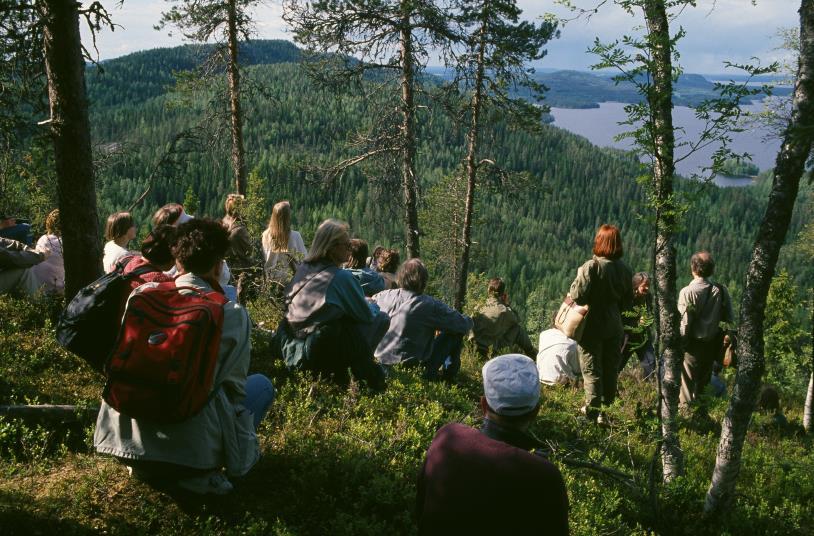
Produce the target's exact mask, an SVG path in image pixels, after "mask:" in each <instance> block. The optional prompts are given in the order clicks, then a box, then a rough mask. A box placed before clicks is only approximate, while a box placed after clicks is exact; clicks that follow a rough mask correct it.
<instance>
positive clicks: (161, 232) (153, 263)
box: [122, 224, 177, 288]
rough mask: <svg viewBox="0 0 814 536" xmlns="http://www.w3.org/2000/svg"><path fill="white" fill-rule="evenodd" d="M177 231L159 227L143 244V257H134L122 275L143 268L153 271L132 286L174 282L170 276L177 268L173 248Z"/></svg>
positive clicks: (164, 226)
mask: <svg viewBox="0 0 814 536" xmlns="http://www.w3.org/2000/svg"><path fill="white" fill-rule="evenodd" d="M176 235H177V229H176V228H175V227H173V226H172V225H166V224H164V225H159V226H158V227H156V228H155V229H153V230H152V231H150V234H148V235H147V238H145V239H144V241H143V242H142V243H141V255H135V256H133V257H132V258H131V259H130V260H129V261H128V262H127V264H125V266H124V270H123V272H122V273H124V274H129V273H131V272H133V271H134V270H137V269H139V268H142V267H149V268H151V270H150V271H149V272H147V273H144V274H141V275H139V276H137V277H136V278H135V280H134V281H133V282H132V283H131V286H133V288H135V286H137V285H140V284H143V283H151V282H154V283H161V282H164V281H172V280H173V276H171V275H168V274H167V273H165V272H167V271H169V270H170V269H171V268H172V267H173V266H175V256H174V255H173V252H172V248H173V246H174V245H175V240H176Z"/></svg>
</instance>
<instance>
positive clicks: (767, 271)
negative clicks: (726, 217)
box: [704, 0, 814, 514]
mask: <svg viewBox="0 0 814 536" xmlns="http://www.w3.org/2000/svg"><path fill="white" fill-rule="evenodd" d="M799 13H800V59H799V63H798V67H797V80H796V82H795V85H794V97H793V99H792V106H791V118H790V120H789V123H788V126H787V127H786V131H785V134H784V136H783V143H782V145H781V147H780V152H779V153H778V155H777V160H776V163H775V168H774V179H773V182H772V190H771V192H770V194H769V202H768V205H767V206H766V212H765V214H764V217H763V221H761V223H760V227H759V229H758V232H757V238H756V239H755V245H754V247H753V250H752V260H751V262H750V263H749V268H748V269H747V272H746V286H745V288H744V291H743V298H742V299H741V309H740V319H739V322H738V375H737V377H736V379H735V388H734V390H733V392H732V398H731V399H730V401H729V408H728V409H727V412H726V416H725V417H724V422H723V426H722V429H721V439H720V442H719V444H718V456H717V458H716V460H715V469H714V471H713V474H712V482H711V483H710V486H709V490H708V491H707V497H706V502H705V505H704V509H705V510H706V511H707V512H708V513H712V514H715V513H718V512H722V511H724V510H726V509H727V507H728V506H729V505H730V504H731V502H732V500H733V499H734V495H735V485H736V484H737V480H738V474H739V473H740V467H741V455H742V452H743V444H744V440H745V438H746V429H747V427H748V426H749V421H750V419H751V417H752V412H753V411H754V408H755V403H756V402H757V397H758V392H759V390H760V386H761V380H762V377H763V371H764V369H765V360H764V352H763V321H764V313H765V308H766V297H767V296H768V293H769V285H770V284H771V281H772V277H773V276H774V269H775V266H776V264H777V258H778V256H779V255H780V248H781V246H782V245H783V242H784V241H785V238H786V233H787V231H788V228H789V223H790V222H791V216H792V211H793V209H794V201H795V199H796V198H797V193H798V190H799V186H800V178H801V177H802V175H803V172H804V171H805V166H806V161H807V160H808V159H809V157H810V155H811V149H812V144H814V0H802V2H801V3H800V11H799Z"/></svg>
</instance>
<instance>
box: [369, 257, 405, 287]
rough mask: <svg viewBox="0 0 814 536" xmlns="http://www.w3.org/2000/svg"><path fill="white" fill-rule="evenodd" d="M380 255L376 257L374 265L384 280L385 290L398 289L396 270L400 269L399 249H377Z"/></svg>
mask: <svg viewBox="0 0 814 536" xmlns="http://www.w3.org/2000/svg"><path fill="white" fill-rule="evenodd" d="M376 249H377V250H378V254H377V255H376V257H375V262H374V263H373V265H374V266H375V269H376V271H377V272H379V275H381V276H382V279H384V287H385V288H398V283H397V282H396V270H398V268H399V262H401V257H400V256H399V251H398V250H397V249H387V248H381V249H379V248H376Z"/></svg>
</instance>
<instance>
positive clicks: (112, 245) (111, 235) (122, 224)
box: [102, 212, 136, 273]
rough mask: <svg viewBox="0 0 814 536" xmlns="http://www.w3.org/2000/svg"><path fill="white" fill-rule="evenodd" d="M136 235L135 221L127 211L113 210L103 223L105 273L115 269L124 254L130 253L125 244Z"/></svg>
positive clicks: (103, 264) (103, 262)
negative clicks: (105, 241)
mask: <svg viewBox="0 0 814 536" xmlns="http://www.w3.org/2000/svg"><path fill="white" fill-rule="evenodd" d="M135 237H136V223H135V221H134V220H133V216H131V215H130V213H129V212H114V213H113V214H111V215H110V216H108V218H107V223H106V224H105V239H106V240H107V243H105V250H104V252H105V256H104V258H103V259H102V267H103V268H104V270H105V273H109V272H112V271H113V270H115V269H116V263H117V262H118V260H119V259H121V258H122V257H124V256H126V255H130V251H129V250H128V249H127V244H128V243H129V242H130V241H131V240H133V239H134V238H135Z"/></svg>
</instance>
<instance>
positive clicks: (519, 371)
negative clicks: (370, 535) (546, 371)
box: [417, 354, 568, 535]
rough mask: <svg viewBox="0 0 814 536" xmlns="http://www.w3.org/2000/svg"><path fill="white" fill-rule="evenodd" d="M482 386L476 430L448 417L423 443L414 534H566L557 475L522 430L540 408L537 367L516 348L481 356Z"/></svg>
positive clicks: (565, 512)
mask: <svg viewBox="0 0 814 536" xmlns="http://www.w3.org/2000/svg"><path fill="white" fill-rule="evenodd" d="M483 392H484V395H483V396H482V397H481V402H480V405H481V409H482V410H483V413H484V423H483V426H482V427H481V429H480V430H476V429H474V428H470V427H468V426H464V425H462V424H458V423H450V424H447V425H445V426H443V427H442V428H441V429H440V430H439V431H438V432H437V433H436V434H435V438H433V441H432V444H431V445H430V448H429V449H428V450H427V457H426V460H425V462H424V467H423V468H422V471H421V473H420V475H419V478H418V496H417V513H418V531H419V534H439V535H440V534H443V535H448V534H557V535H559V534H568V494H567V492H566V489H565V483H564V482H563V479H562V475H561V474H560V471H559V469H557V467H556V466H555V465H554V464H552V463H551V462H549V461H548V460H546V459H545V458H544V457H543V456H541V455H540V454H539V453H537V452H530V451H531V450H534V449H536V448H537V447H539V446H540V445H539V443H538V442H537V440H535V439H534V437H532V436H531V435H530V434H529V433H528V432H527V430H528V427H529V425H530V424H531V423H532V422H534V419H535V417H536V416H537V412H538V411H539V409H540V379H539V376H538V373H537V366H536V365H535V363H534V361H533V360H531V359H529V358H528V357H526V356H524V355H520V354H507V355H502V356H499V357H496V358H494V359H492V360H490V361H487V362H486V364H485V365H484V366H483ZM489 512H494V513H497V514H498V515H485V514H488V513H489Z"/></svg>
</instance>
